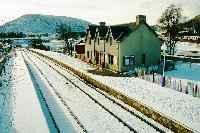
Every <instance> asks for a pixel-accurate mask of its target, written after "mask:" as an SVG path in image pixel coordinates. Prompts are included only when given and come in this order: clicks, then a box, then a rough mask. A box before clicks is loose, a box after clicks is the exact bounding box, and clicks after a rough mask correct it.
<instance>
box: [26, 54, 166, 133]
mask: <svg viewBox="0 0 200 133" xmlns="http://www.w3.org/2000/svg"><path fill="white" fill-rule="evenodd" d="M32 55H33V56H35V57H36V58H38V59H39V60H42V61H43V62H44V63H45V64H46V65H48V66H49V67H50V68H52V69H53V70H54V71H56V72H57V73H58V74H59V75H60V76H62V77H63V78H64V79H66V81H68V82H69V83H70V84H72V85H73V86H74V87H76V88H78V89H79V90H80V91H81V92H82V93H84V94H85V95H87V96H88V97H89V98H90V99H91V100H93V101H94V102H95V103H96V104H98V105H99V106H100V107H101V108H103V109H104V110H105V111H106V112H108V113H109V114H110V115H112V116H113V117H114V118H116V119H117V120H118V121H119V122H121V123H123V125H124V126H126V127H127V128H128V129H129V130H130V131H132V132H135V133H136V132H137V130H135V129H134V128H133V127H132V126H131V125H130V124H129V123H127V122H126V121H124V120H123V119H122V118H120V117H119V116H117V115H115V114H114V113H113V112H112V111H110V109H108V108H107V107H105V106H104V105H103V104H102V103H101V102H99V101H98V100H97V99H95V98H94V97H93V96H92V95H91V94H89V93H88V92H86V91H85V90H84V89H82V88H81V87H80V86H79V85H77V84H76V83H75V82H74V79H73V80H72V79H70V78H68V77H67V76H66V75H64V74H63V73H62V72H61V71H59V70H58V69H56V68H55V66H57V67H59V68H60V69H62V70H64V71H67V72H68V73H70V74H71V75H72V76H74V77H76V80H78V81H79V82H83V83H84V84H86V85H87V86H89V87H90V88H92V89H93V90H94V91H96V93H98V94H99V95H101V96H103V97H104V98H105V99H107V100H109V101H110V102H112V103H113V104H115V105H116V106H118V107H119V108H121V109H123V110H125V111H126V112H128V113H130V114H131V115H132V116H134V117H136V118H137V119H139V120H141V121H142V122H144V123H145V124H146V125H147V126H150V127H152V128H153V129H155V131H156V132H161V133H163V132H166V130H163V129H161V128H160V127H158V126H157V125H155V124H153V123H152V122H150V121H149V120H147V119H145V118H144V117H142V116H140V115H139V114H137V113H135V112H134V111H132V110H131V109H129V108H128V107H126V106H124V105H123V104H121V103H120V102H119V101H117V100H115V99H114V98H112V97H110V96H108V95H107V94H105V93H104V92H102V91H100V90H98V89H97V88H96V87H94V86H92V85H91V84H88V83H87V82H85V81H84V80H82V79H80V78H79V77H78V76H77V75H75V74H73V73H72V72H70V71H69V70H67V69H65V68H63V67H62V66H60V65H58V64H56V63H54V62H52V61H50V60H48V59H44V58H43V57H41V56H40V57H39V56H38V55H37V56H36V55H34V54H32ZM27 56H28V55H27ZM28 58H30V57H29V56H28ZM30 60H31V59H30ZM47 60H48V61H47ZM32 62H33V61H32ZM50 62H51V63H50ZM33 63H34V62H33ZM52 63H53V64H54V65H55V66H53V65H52ZM34 65H35V66H36V67H37V69H38V70H40V68H39V67H38V66H37V65H36V64H35V63H34ZM40 72H41V74H42V75H43V76H44V77H45V79H46V80H47V82H48V83H49V85H50V86H51V87H52V88H54V86H53V85H52V83H51V82H50V81H49V80H48V78H47V77H46V76H45V75H44V74H43V73H42V71H41V70H40ZM54 91H55V93H57V92H56V89H55V88H54ZM57 96H58V97H59V98H60V99H62V97H61V96H60V95H59V93H57ZM62 100H63V99H62Z"/></svg>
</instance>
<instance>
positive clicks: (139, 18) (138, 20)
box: [136, 15, 146, 25]
mask: <svg viewBox="0 0 200 133" xmlns="http://www.w3.org/2000/svg"><path fill="white" fill-rule="evenodd" d="M142 23H146V16H145V15H137V16H136V25H139V24H142Z"/></svg>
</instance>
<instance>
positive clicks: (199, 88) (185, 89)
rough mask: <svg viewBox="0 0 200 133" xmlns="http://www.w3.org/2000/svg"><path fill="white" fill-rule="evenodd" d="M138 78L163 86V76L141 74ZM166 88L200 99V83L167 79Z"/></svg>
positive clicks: (172, 78)
mask: <svg viewBox="0 0 200 133" xmlns="http://www.w3.org/2000/svg"><path fill="white" fill-rule="evenodd" d="M138 78H141V79H144V80H146V81H150V82H153V83H156V84H159V85H161V83H162V75H160V74H155V73H154V74H145V73H143V74H141V75H138ZM165 87H167V88H171V89H173V90H176V91H179V92H182V93H185V94H189V95H192V96H194V97H199V98H200V81H192V80H186V79H179V78H175V77H165Z"/></svg>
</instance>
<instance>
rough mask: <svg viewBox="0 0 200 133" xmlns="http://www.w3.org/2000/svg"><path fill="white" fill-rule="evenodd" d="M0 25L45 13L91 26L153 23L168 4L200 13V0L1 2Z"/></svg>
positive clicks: (190, 12)
mask: <svg viewBox="0 0 200 133" xmlns="http://www.w3.org/2000/svg"><path fill="white" fill-rule="evenodd" d="M0 1H1V7H0V25H2V24H3V23H5V22H7V21H10V20H13V19H15V18H17V17H19V16H22V15H24V14H46V15H56V16H70V17H76V18H81V19H84V20H87V21H90V22H92V23H98V22H100V21H105V22H106V23H107V24H119V23H125V22H133V21H135V18H136V15H138V14H143V15H146V16H147V22H148V23H149V24H156V23H157V22H158V18H159V17H160V16H161V14H162V12H163V11H164V10H165V9H166V7H168V6H169V5H170V4H175V5H177V6H178V7H181V8H182V9H183V15H185V16H187V17H189V18H191V17H193V16H195V15H199V14H200V0H137V1H135V0H0Z"/></svg>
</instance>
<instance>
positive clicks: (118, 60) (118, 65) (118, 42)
mask: <svg viewBox="0 0 200 133" xmlns="http://www.w3.org/2000/svg"><path fill="white" fill-rule="evenodd" d="M117 45H118V48H117V49H118V57H117V58H118V59H117V60H118V62H117V63H118V71H119V70H120V66H119V65H120V62H119V59H120V57H119V54H120V53H119V52H120V50H119V42H117Z"/></svg>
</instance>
